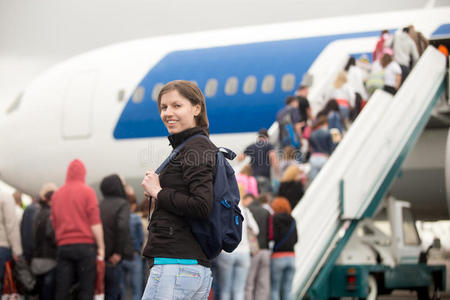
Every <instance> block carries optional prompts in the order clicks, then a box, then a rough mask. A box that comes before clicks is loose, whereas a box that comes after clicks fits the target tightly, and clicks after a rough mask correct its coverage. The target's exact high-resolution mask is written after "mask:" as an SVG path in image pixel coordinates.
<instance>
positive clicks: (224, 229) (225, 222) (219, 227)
mask: <svg viewBox="0 0 450 300" xmlns="http://www.w3.org/2000/svg"><path fill="white" fill-rule="evenodd" d="M196 137H199V138H204V139H208V140H209V138H208V137H206V136H204V135H201V134H199V135H194V136H192V137H190V138H188V139H187V140H185V141H184V142H183V143H182V144H180V145H179V146H178V147H176V148H175V149H174V150H173V151H172V153H171V154H170V155H169V157H167V158H166V160H165V161H164V162H163V163H162V164H161V166H159V168H158V169H157V170H156V171H155V173H156V174H159V173H160V172H161V171H162V169H164V167H165V166H166V165H167V164H168V163H169V162H170V160H171V159H172V158H173V157H175V155H176V154H177V153H179V152H180V150H181V149H182V148H183V146H184V145H185V144H186V142H187V141H189V140H190V139H193V138H196ZM235 157H236V154H235V153H234V152H233V151H231V150H230V149H227V148H223V147H221V148H218V149H217V153H216V170H215V173H214V183H213V190H214V192H213V195H214V199H213V209H212V211H211V214H210V215H209V217H208V218H207V219H201V220H200V219H199V220H196V219H190V220H189V223H190V225H191V230H192V233H193V234H194V236H195V238H196V239H197V242H198V243H199V244H200V246H201V247H202V249H203V252H204V253H205V254H206V256H207V257H208V258H209V259H213V258H215V257H216V256H218V255H219V254H220V252H221V251H222V250H225V251H226V252H232V251H233V250H234V249H236V247H237V246H238V245H239V243H240V242H241V238H242V221H243V220H244V218H243V216H242V214H241V210H240V209H239V206H238V205H239V200H240V197H239V189H238V185H237V182H236V177H235V175H234V170H233V168H232V167H231V166H230V164H229V163H228V161H227V159H229V160H233V159H234V158H235Z"/></svg>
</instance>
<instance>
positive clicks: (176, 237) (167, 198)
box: [142, 80, 217, 300]
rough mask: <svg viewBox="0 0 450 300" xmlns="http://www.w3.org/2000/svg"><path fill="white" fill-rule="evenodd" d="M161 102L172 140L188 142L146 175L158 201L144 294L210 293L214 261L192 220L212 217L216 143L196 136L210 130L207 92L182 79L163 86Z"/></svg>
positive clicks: (202, 296)
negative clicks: (198, 236)
mask: <svg viewBox="0 0 450 300" xmlns="http://www.w3.org/2000/svg"><path fill="white" fill-rule="evenodd" d="M157 104H158V109H159V112H160V116H161V119H162V121H163V123H164V125H165V126H166V128H167V130H168V131H169V133H170V136H169V137H168V138H169V141H170V145H171V146H172V147H173V148H176V147H177V146H178V145H180V144H181V143H183V142H186V143H185V145H184V146H183V148H182V149H181V150H180V152H179V153H178V154H177V155H175V156H174V158H173V159H172V160H171V161H170V163H169V164H167V166H166V167H165V168H164V169H163V170H162V171H161V173H160V174H159V175H157V174H156V173H155V172H154V171H153V170H149V171H147V173H146V175H145V177H144V180H143V181H142V186H143V188H144V191H145V194H146V195H148V196H149V197H151V199H152V202H154V206H155V209H154V211H153V214H152V216H151V220H150V224H149V235H148V241H147V244H146V246H145V248H144V253H143V254H144V256H145V257H146V258H147V265H148V267H149V268H150V275H149V277H148V280H147V284H146V287H145V290H144V295H143V297H142V299H144V300H145V299H207V298H208V295H209V291H210V288H211V282H212V276H211V270H210V265H211V262H210V260H209V259H208V257H207V256H206V254H205V253H204V252H203V250H202V248H201V246H200V244H199V243H198V242H197V240H196V239H195V237H194V235H193V234H192V232H191V228H190V226H189V223H188V218H190V219H194V218H196V219H202V218H207V217H208V216H209V214H210V213H211V211H212V206H213V177H214V170H215V165H216V159H215V158H216V151H217V148H216V147H215V146H214V144H212V143H211V142H210V141H209V140H207V139H204V138H202V137H200V136H197V135H204V136H208V135H209V130H208V128H209V122H208V117H207V115H206V104H205V98H204V96H203V94H202V93H201V91H200V89H199V88H198V87H197V85H196V84H195V83H192V82H189V81H183V80H177V81H172V82H169V83H168V84H166V85H165V86H164V87H163V88H162V90H161V92H160V93H159V96H158V101H157Z"/></svg>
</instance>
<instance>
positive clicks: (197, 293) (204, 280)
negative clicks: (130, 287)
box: [142, 265, 212, 300]
mask: <svg viewBox="0 0 450 300" xmlns="http://www.w3.org/2000/svg"><path fill="white" fill-rule="evenodd" d="M211 282H212V276H211V270H210V269H209V268H207V267H204V266H202V265H154V266H153V267H152V268H151V270H150V276H149V277H148V281H147V285H146V286H145V290H144V295H143V296H142V300H167V299H173V300H177V299H179V300H184V299H195V300H206V299H208V295H209V290H210V289H211Z"/></svg>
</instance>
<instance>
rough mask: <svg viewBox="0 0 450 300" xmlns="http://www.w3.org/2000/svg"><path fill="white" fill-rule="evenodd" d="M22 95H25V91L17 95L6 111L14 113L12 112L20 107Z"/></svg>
mask: <svg viewBox="0 0 450 300" xmlns="http://www.w3.org/2000/svg"><path fill="white" fill-rule="evenodd" d="M22 96H23V92H22V93H20V94H19V95H18V96H17V97H16V99H14V101H13V102H12V103H11V105H10V106H9V107H8V108H7V109H6V113H7V114H10V113H12V112H14V111H16V110H17V109H18V108H19V106H20V103H21V102H22Z"/></svg>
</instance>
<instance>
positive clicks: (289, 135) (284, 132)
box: [276, 110, 300, 149]
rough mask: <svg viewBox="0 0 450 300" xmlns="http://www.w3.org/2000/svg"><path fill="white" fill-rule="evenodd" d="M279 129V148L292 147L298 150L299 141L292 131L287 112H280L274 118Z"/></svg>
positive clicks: (292, 127) (292, 126)
mask: <svg viewBox="0 0 450 300" xmlns="http://www.w3.org/2000/svg"><path fill="white" fill-rule="evenodd" d="M276 119H277V122H278V128H279V138H278V140H279V142H280V146H281V148H284V147H286V146H292V147H294V148H296V149H299V148H300V141H299V139H298V137H297V134H296V133H295V131H294V125H293V124H292V120H291V116H290V112H289V110H282V111H280V112H279V113H278V114H277V116H276Z"/></svg>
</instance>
